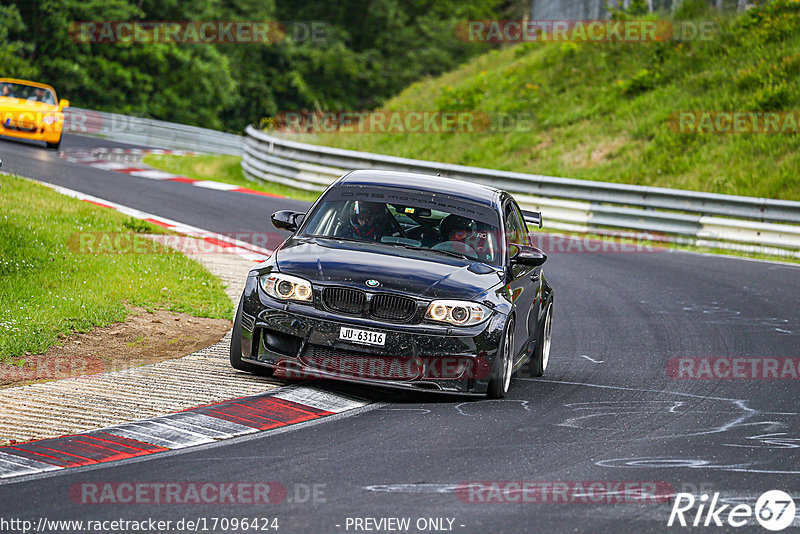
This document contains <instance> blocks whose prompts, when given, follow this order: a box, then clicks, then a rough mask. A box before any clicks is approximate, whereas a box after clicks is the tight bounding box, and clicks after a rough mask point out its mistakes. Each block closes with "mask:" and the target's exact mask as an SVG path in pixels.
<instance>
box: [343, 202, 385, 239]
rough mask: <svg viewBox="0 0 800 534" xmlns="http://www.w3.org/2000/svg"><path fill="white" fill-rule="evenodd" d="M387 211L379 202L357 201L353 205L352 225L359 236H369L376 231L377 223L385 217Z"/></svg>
mask: <svg viewBox="0 0 800 534" xmlns="http://www.w3.org/2000/svg"><path fill="white" fill-rule="evenodd" d="M385 209H386V208H385V207H384V205H383V204H380V203H378V202H364V201H361V200H357V201H356V202H355V203H354V204H353V213H352V214H351V215H350V225H351V226H352V227H353V228H354V229H355V231H356V232H357V233H358V234H359V235H363V236H369V235H371V234H372V233H373V232H374V231H375V228H376V222H377V221H378V219H380V218H381V217H382V216H383V215H384V213H385Z"/></svg>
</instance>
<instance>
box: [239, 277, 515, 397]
mask: <svg viewBox="0 0 800 534" xmlns="http://www.w3.org/2000/svg"><path fill="white" fill-rule="evenodd" d="M504 325H505V316H504V315H503V314H501V313H499V312H494V313H492V315H491V317H489V319H487V320H486V321H485V322H483V323H481V324H479V325H476V326H473V327H466V328H459V327H451V326H446V325H436V324H428V323H425V324H393V323H386V322H378V321H373V320H370V319H366V318H362V317H350V316H344V315H338V314H331V313H328V312H325V311H322V310H319V309H315V308H312V307H311V306H308V305H302V304H289V305H286V304H285V303H282V302H279V301H274V300H272V299H271V298H269V297H266V296H264V295H263V294H262V293H261V292H259V291H258V290H257V289H255V288H254V290H253V291H252V292H251V293H250V294H249V295H247V294H246V296H245V300H244V305H243V309H242V345H241V346H242V359H243V360H244V361H247V362H249V363H252V364H255V365H261V366H266V367H270V368H273V369H275V370H276V372H275V376H277V377H285V378H309V379H332V380H338V381H347V382H357V383H363V384H372V385H379V386H388V387H393V388H401V389H407V390H417V391H420V390H424V391H439V392H445V393H458V394H480V395H482V394H485V393H486V391H487V388H488V384H489V378H490V376H491V370H492V367H493V365H494V361H495V358H496V356H497V349H498V346H499V344H500V340H501V339H502V333H503V327H504ZM342 326H350V327H353V328H358V329H363V330H369V331H372V332H380V333H385V334H386V340H385V345H384V346H382V347H381V346H371V345H363V344H357V343H353V342H346V341H342V340H340V339H339V333H340V328H341V327H342Z"/></svg>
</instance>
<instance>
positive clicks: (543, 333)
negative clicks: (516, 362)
mask: <svg viewBox="0 0 800 534" xmlns="http://www.w3.org/2000/svg"><path fill="white" fill-rule="evenodd" d="M552 340H553V301H552V300H551V301H550V302H549V303H548V304H547V309H546V310H545V312H544V320H543V321H542V326H541V327H540V328H539V338H538V340H537V342H536V349H534V351H533V354H532V355H531V359H530V360H529V361H528V363H527V366H528V373H529V374H530V376H542V375H543V374H544V372H545V371H546V370H547V364H548V363H549V362H550V344H551V342H552Z"/></svg>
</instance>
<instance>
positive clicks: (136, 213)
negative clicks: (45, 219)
mask: <svg viewBox="0 0 800 534" xmlns="http://www.w3.org/2000/svg"><path fill="white" fill-rule="evenodd" d="M22 178H24V177H22ZM24 179H25V180H28V181H29V182H33V183H37V184H39V185H43V186H45V187H47V188H49V189H52V190H53V191H55V192H57V193H61V194H62V195H66V196H68V197H72V198H77V199H78V200H82V201H84V202H88V203H90V204H94V205H96V206H100V207H103V208H108V209H112V210H115V211H118V212H120V213H124V214H125V215H129V216H131V217H133V218H135V219H142V220H146V221H149V222H152V223H154V224H158V225H159V226H163V227H164V228H169V229H170V230H173V231H175V232H178V233H180V234H184V235H187V236H190V237H197V238H200V239H205V238H213V239H217V240H219V241H223V242H225V243H230V244H232V245H234V246H233V247H231V248H230V249H229V250H230V251H231V252H234V253H236V254H237V255H238V256H241V257H242V258H245V259H248V260H253V261H255V262H261V261H264V260H266V259H267V258H268V257H269V256H270V255H271V254H272V251H271V250H269V249H266V248H264V247H259V246H258V245H253V244H252V243H247V242H245V241H241V240H239V239H234V238H232V237H228V236H226V235H223V234H217V233H215V232H209V231H208V230H203V229H202V228H197V227H196V226H191V225H188V224H184V223H181V222H178V221H173V220H172V219H167V218H165V217H160V216H158V215H153V214H152V213H147V212H144V211H140V210H137V209H134V208H129V207H128V206H123V205H121V204H117V203H115V202H111V201H109V200H105V199H102V198H98V197H94V196H92V195H87V194H85V193H81V192H80V191H75V190H73V189H68V188H66V187H61V186H60V185H55V184H50V183H47V182H43V181H41V180H34V179H32V178H24Z"/></svg>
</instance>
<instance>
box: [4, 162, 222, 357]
mask: <svg viewBox="0 0 800 534" xmlns="http://www.w3.org/2000/svg"><path fill="white" fill-rule="evenodd" d="M0 184H1V185H2V187H1V188H0V303H2V305H0V362H2V363H9V362H12V361H18V359H19V358H20V357H23V356H24V355H25V354H26V353H33V354H35V353H40V352H44V351H45V350H46V349H47V348H48V347H50V346H52V345H54V344H55V343H56V342H57V341H58V337H59V334H62V335H63V334H69V333H72V332H87V331H89V330H91V329H92V328H93V327H95V326H103V325H108V324H111V323H115V322H119V321H124V320H125V318H126V317H127V316H128V314H129V312H130V311H129V307H141V308H145V309H151V310H152V309H164V310H170V311H177V312H184V313H188V314H190V315H194V316H197V317H212V318H224V319H229V318H230V316H231V301H230V299H229V298H228V297H227V296H226V294H225V292H224V290H223V286H222V284H221V282H220V281H219V280H218V279H217V278H215V277H214V276H212V275H211V274H210V273H209V272H208V271H206V270H205V269H204V268H203V267H202V266H200V264H199V263H197V262H195V261H194V260H190V259H189V258H187V257H185V256H183V255H182V254H180V253H177V252H173V251H171V250H168V249H164V248H162V247H160V246H156V245H153V246H152V247H148V249H147V250H148V251H150V250H154V249H155V250H157V251H158V252H160V253H146V254H135V253H134V254H131V253H126V254H123V253H103V254H88V253H83V252H82V249H81V247H80V246H77V245H76V243H80V240H79V237H78V236H79V235H81V234H84V235H85V233H88V232H92V233H95V232H102V233H103V235H106V233H110V235H113V236H116V235H120V234H123V237H124V238H132V236H134V235H135V234H137V233H161V232H162V229H160V228H158V227H156V226H154V225H151V224H149V223H147V222H144V221H139V220H136V219H132V218H129V217H126V216H124V215H122V214H120V213H117V212H114V211H111V210H108V209H106V208H101V207H97V206H93V205H91V204H89V203H87V202H82V201H79V200H76V199H73V198H68V197H65V196H63V195H60V194H58V193H55V192H53V191H51V190H49V189H47V188H45V187H43V186H40V185H38V184H35V183H32V182H29V181H27V180H24V179H21V178H17V177H12V176H10V175H3V174H0ZM125 234H127V235H125ZM76 238H77V240H76ZM122 242H124V239H123V241H122Z"/></svg>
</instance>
